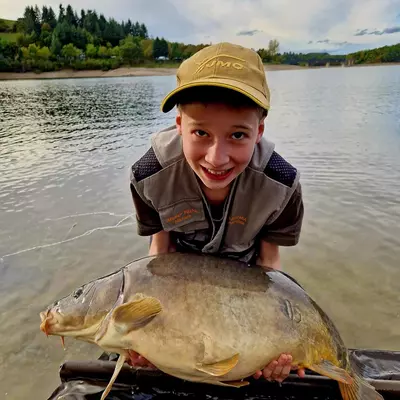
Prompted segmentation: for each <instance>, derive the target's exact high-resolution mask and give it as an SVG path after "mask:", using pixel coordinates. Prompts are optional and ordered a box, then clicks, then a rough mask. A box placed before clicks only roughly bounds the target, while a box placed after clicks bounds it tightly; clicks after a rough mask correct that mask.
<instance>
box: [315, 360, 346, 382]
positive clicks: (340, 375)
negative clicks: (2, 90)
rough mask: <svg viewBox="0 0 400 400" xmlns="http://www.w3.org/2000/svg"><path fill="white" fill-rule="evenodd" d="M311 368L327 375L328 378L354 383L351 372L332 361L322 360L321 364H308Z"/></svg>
mask: <svg viewBox="0 0 400 400" xmlns="http://www.w3.org/2000/svg"><path fill="white" fill-rule="evenodd" d="M308 368H309V369H311V370H312V371H314V372H316V373H317V374H320V375H324V376H327V377H328V378H331V379H334V380H335V381H338V382H343V383H347V384H352V383H353V378H352V377H351V376H350V374H349V373H348V372H347V371H345V370H344V369H342V368H339V367H337V366H336V365H333V364H332V363H331V362H330V361H326V360H325V361H322V362H321V363H319V364H312V365H310V366H308Z"/></svg>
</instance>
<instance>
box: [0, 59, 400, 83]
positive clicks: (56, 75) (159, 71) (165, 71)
mask: <svg viewBox="0 0 400 400" xmlns="http://www.w3.org/2000/svg"><path fill="white" fill-rule="evenodd" d="M389 65H391V66H393V65H397V66H399V65H400V62H396V63H379V64H357V65H351V66H343V67H342V66H341V65H333V66H329V67H326V66H318V67H314V66H300V65H288V64H264V67H265V71H267V72H270V71H292V70H306V69H325V68H354V67H374V66H375V67H376V66H389ZM177 69H178V66H177V67H120V68H116V69H112V70H109V71H102V70H84V71H76V70H72V69H63V70H60V71H52V72H40V73H36V72H0V81H2V80H30V79H75V78H115V77H121V78H122V77H131V76H169V75H175V74H176V71H177Z"/></svg>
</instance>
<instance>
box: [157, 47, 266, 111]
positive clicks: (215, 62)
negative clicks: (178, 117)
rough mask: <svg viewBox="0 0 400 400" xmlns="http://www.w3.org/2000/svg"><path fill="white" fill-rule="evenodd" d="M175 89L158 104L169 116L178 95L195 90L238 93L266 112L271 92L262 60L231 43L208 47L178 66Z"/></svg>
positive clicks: (250, 51) (249, 51) (246, 49)
mask: <svg viewBox="0 0 400 400" xmlns="http://www.w3.org/2000/svg"><path fill="white" fill-rule="evenodd" d="M176 79H177V87H176V89H174V90H172V91H171V92H170V93H168V94H167V95H166V96H165V98H164V100H163V101H162V103H161V111H163V112H168V111H170V110H172V109H173V108H174V106H175V105H176V103H177V97H178V96H177V95H178V93H180V92H181V91H183V90H185V89H189V88H193V87H198V86H218V87H223V88H228V89H232V90H235V91H236V92H239V93H241V94H243V95H245V96H247V97H248V98H250V99H251V100H253V101H254V102H255V103H256V104H258V105H259V106H260V107H262V108H264V109H266V110H269V108H270V92H269V88H268V85H267V79H266V76H265V70H264V65H263V63H262V60H261V57H260V56H259V55H258V54H257V53H256V52H255V51H254V50H251V49H249V48H246V47H242V46H240V45H237V44H232V43H226V42H223V43H218V44H214V45H211V46H207V47H205V48H203V49H202V50H200V51H198V52H197V53H195V54H194V55H193V56H191V57H190V58H188V59H187V60H185V61H183V62H182V64H181V65H180V66H179V68H178V71H177V75H176Z"/></svg>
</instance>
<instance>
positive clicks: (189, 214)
mask: <svg viewBox="0 0 400 400" xmlns="http://www.w3.org/2000/svg"><path fill="white" fill-rule="evenodd" d="M158 212H159V214H160V219H161V223H162V225H163V228H164V230H165V231H175V232H184V233H189V232H194V231H196V230H199V229H206V228H207V227H208V221H207V219H206V216H205V212H204V207H203V202H202V201H201V200H182V201H180V202H178V203H175V204H172V205H169V206H166V207H163V208H162V209H159V210H158Z"/></svg>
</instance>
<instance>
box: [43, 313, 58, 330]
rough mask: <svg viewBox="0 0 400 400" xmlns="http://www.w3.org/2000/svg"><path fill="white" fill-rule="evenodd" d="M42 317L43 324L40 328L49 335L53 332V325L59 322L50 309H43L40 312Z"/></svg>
mask: <svg viewBox="0 0 400 400" xmlns="http://www.w3.org/2000/svg"><path fill="white" fill-rule="evenodd" d="M40 319H41V321H42V322H41V324H40V330H41V331H43V332H44V333H45V334H46V336H49V335H51V334H52V331H51V327H52V326H54V325H55V323H57V321H54V320H55V317H54V314H52V313H51V312H50V310H47V311H42V312H41V313H40Z"/></svg>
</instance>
